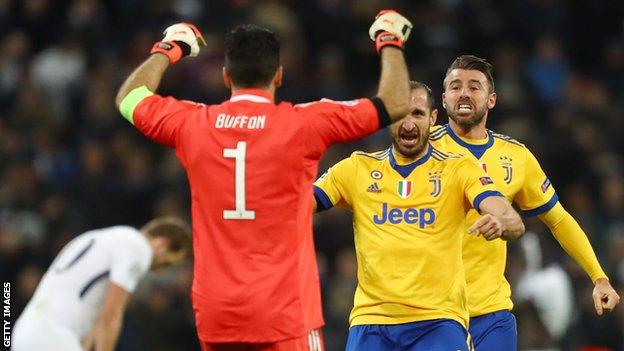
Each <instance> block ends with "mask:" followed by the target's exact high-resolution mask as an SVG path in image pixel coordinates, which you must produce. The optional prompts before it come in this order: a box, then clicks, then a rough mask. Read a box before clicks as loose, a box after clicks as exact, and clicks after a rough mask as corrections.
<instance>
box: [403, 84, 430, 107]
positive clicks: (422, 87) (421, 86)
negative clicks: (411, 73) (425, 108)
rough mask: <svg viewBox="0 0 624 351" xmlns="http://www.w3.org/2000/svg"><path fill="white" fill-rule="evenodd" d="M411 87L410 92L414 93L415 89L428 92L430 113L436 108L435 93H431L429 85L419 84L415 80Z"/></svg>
mask: <svg viewBox="0 0 624 351" xmlns="http://www.w3.org/2000/svg"><path fill="white" fill-rule="evenodd" d="M409 85H410V91H413V90H415V89H424V90H425V92H427V103H428V105H429V111H433V109H434V106H435V98H434V97H433V92H432V91H431V88H429V86H428V85H427V84H425V83H422V82H417V81H415V80H410V82H409Z"/></svg>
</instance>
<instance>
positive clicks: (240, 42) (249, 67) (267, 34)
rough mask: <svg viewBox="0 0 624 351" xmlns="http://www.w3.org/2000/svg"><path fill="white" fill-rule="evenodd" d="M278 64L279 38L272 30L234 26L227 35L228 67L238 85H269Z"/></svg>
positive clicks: (226, 59)
mask: <svg viewBox="0 0 624 351" xmlns="http://www.w3.org/2000/svg"><path fill="white" fill-rule="evenodd" d="M279 65H280V45H279V40H278V39H277V36H276V35H275V33H273V32H272V31H270V30H268V29H266V28H262V27H258V26H256V25H252V24H245V25H240V26H237V27H236V28H234V29H232V30H231V31H230V32H229V33H228V34H227V36H226V37H225V68H226V69H227V71H228V73H229V74H230V78H231V79H232V83H233V84H234V85H235V86H236V87H238V88H261V87H265V86H267V85H269V84H270V83H271V79H273V76H274V75H275V72H276V71H277V69H278V67H279Z"/></svg>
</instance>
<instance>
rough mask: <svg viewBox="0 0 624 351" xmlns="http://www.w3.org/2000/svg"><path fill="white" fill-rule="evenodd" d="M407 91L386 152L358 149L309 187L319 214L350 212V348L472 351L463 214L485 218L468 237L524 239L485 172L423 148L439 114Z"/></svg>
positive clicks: (421, 90)
mask: <svg viewBox="0 0 624 351" xmlns="http://www.w3.org/2000/svg"><path fill="white" fill-rule="evenodd" d="M414 84H415V85H414V86H415V88H414V89H413V90H412V94H411V100H410V113H409V114H408V115H407V116H406V117H405V118H404V119H403V120H401V121H399V122H396V123H394V124H393V125H392V126H391V127H390V133H391V136H392V147H390V148H389V149H387V150H385V151H380V152H376V153H363V152H355V153H353V154H352V155H351V157H350V158H347V159H345V160H343V161H341V162H339V163H338V164H336V165H335V166H333V167H332V168H330V169H329V171H328V172H327V173H325V174H324V175H323V176H321V178H319V180H318V181H317V182H316V184H315V195H316V200H317V203H316V204H317V209H319V210H326V209H328V208H330V207H332V206H340V207H344V208H347V209H350V210H352V211H353V228H354V235H355V249H356V253H357V261H358V272H357V277H358V285H357V288H356V291H355V299H354V307H353V310H352V311H351V316H350V318H349V320H350V324H351V328H350V329H349V337H348V341H347V348H346V349H347V350H348V351H351V350H353V351H355V350H376V351H384V350H410V351H412V350H413V351H418V350H422V351H425V350H426V351H431V350H452V351H455V350H469V349H470V340H469V337H468V334H467V331H466V327H467V323H468V310H467V308H466V295H465V294H466V292H465V289H466V284H465V281H464V269H463V264H462V239H463V236H464V235H465V232H466V227H465V217H466V213H467V212H468V210H469V209H470V208H475V209H478V210H479V211H481V212H482V213H484V216H483V217H481V220H479V221H478V222H476V223H473V224H472V226H471V227H470V228H469V229H468V230H469V231H470V232H475V233H476V234H479V235H480V236H483V237H484V238H486V239H487V240H494V239H496V238H499V237H503V238H504V239H515V238H517V237H518V236H520V235H521V234H522V233H523V232H524V225H523V224H522V220H521V219H520V216H519V215H518V214H517V213H516V212H515V211H514V210H513V208H512V207H511V205H510V203H509V202H508V201H507V200H506V199H505V198H504V197H502V195H501V194H500V193H499V192H498V191H497V190H496V188H495V187H494V185H493V182H492V180H491V179H490V178H489V177H488V176H487V175H486V174H485V172H484V171H483V170H482V169H480V168H479V167H478V166H477V165H476V164H474V163H473V162H472V160H470V159H467V158H463V157H457V156H449V155H447V154H444V153H442V152H440V151H438V150H436V149H435V148H433V147H432V146H431V145H430V144H429V143H428V137H429V128H430V127H431V126H432V125H433V124H434V123H435V119H436V116H437V110H435V109H433V101H432V96H431V90H430V89H429V88H428V87H427V86H425V85H424V84H420V83H414ZM480 239H483V238H480ZM494 241H501V240H494Z"/></svg>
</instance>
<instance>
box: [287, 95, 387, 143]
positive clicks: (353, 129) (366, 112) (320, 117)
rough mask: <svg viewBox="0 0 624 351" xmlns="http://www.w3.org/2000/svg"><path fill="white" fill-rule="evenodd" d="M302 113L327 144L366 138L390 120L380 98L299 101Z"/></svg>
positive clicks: (309, 128)
mask: <svg viewBox="0 0 624 351" xmlns="http://www.w3.org/2000/svg"><path fill="white" fill-rule="evenodd" d="M295 109H296V110H297V111H299V112H300V113H302V114H303V115H304V118H305V123H306V127H307V129H308V131H309V133H310V134H311V136H312V137H314V138H315V139H320V140H322V142H323V144H324V146H325V147H329V146H330V145H332V144H334V143H336V142H346V141H351V140H355V139H359V138H363V137H365V136H367V135H369V134H372V133H374V132H376V131H377V130H379V128H381V127H385V126H386V125H387V124H389V123H386V120H388V121H389V118H388V115H387V112H386V110H385V107H384V106H383V103H382V102H381V100H379V99H378V98H375V99H373V100H371V99H357V100H351V101H333V100H329V99H322V100H320V101H315V102H310V103H306V104H299V105H295Z"/></svg>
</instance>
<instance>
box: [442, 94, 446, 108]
mask: <svg viewBox="0 0 624 351" xmlns="http://www.w3.org/2000/svg"><path fill="white" fill-rule="evenodd" d="M442 107H443V108H446V94H445V93H442Z"/></svg>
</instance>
